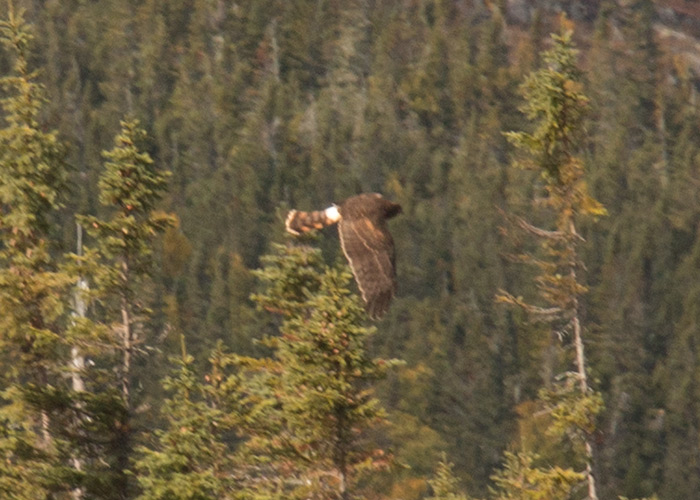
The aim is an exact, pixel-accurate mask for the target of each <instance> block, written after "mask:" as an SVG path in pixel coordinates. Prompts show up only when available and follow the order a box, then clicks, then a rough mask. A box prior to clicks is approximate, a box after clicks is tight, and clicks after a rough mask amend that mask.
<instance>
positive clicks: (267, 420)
mask: <svg viewBox="0 0 700 500" xmlns="http://www.w3.org/2000/svg"><path fill="white" fill-rule="evenodd" d="M275 248H276V252H275V253H274V254H272V255H270V256H268V257H266V258H265V259H264V260H265V267H264V268H263V269H262V270H261V271H259V272H258V275H259V276H260V278H261V280H262V281H263V283H266V284H267V286H266V288H265V290H264V291H263V292H262V293H261V294H259V295H258V296H256V300H257V301H258V303H260V304H261V305H262V306H263V307H265V308H266V309H267V310H269V311H272V312H275V313H277V314H280V315H282V318H283V321H282V324H281V326H280V334H279V336H268V337H266V338H265V339H264V340H263V343H264V345H266V346H267V347H268V348H269V349H271V351H272V352H271V356H270V357H268V358H263V359H253V358H241V360H240V363H241V364H242V366H243V367H244V368H245V369H246V373H247V375H246V376H247V377H248V378H247V379H246V386H247V387H248V389H247V391H249V392H248V397H247V400H246V406H247V408H248V409H247V411H246V415H247V417H246V421H245V423H244V428H245V430H246V433H248V434H249V435H250V439H249V440H248V441H247V442H246V443H245V447H244V452H243V453H244V455H245V456H246V457H247V458H248V460H252V462H251V463H257V464H259V467H258V468H252V469H250V473H249V474H252V475H253V481H252V484H251V487H252V488H253V489H255V490H256V491H258V492H259V494H266V495H282V496H284V497H286V498H307V497H308V496H309V495H311V496H312V497H313V498H316V497H319V498H321V497H322V498H350V497H351V496H353V495H355V494H356V490H357V489H358V485H359V484H360V482H361V479H362V478H363V477H364V476H366V475H370V474H371V473H372V472H373V471H376V470H378V469H381V468H383V467H386V465H387V464H388V463H389V461H390V458H389V457H388V456H387V455H386V453H385V452H384V451H383V450H382V449H380V448H377V447H376V446H375V445H373V444H372V443H371V442H369V441H366V436H367V433H368V431H369V430H370V429H373V428H375V427H377V426H379V425H380V424H381V423H382V422H383V420H384V411H383V409H382V408H381V405H380V403H379V401H378V400H377V399H376V397H374V395H373V391H372V384H373V383H374V382H376V381H377V380H379V379H380V378H382V377H383V376H384V375H385V373H386V372H387V370H388V369H389V368H390V367H391V366H392V365H394V364H396V362H394V361H385V360H382V359H373V358H371V357H369V355H368V352H367V342H368V340H369V338H370V337H371V335H372V334H373V333H374V329H371V328H367V327H364V326H362V321H363V320H364V318H365V313H364V309H363V308H362V306H361V304H360V303H359V299H358V297H357V295H356V294H354V293H352V292H350V290H349V289H348V285H349V283H350V280H351V279H352V277H351V275H350V273H349V271H348V270H347V268H327V267H326V266H325V265H323V264H322V259H321V256H320V252H319V251H318V250H316V249H313V248H311V247H308V246H282V245H277V246H276V247H275ZM256 478H257V479H256ZM263 478H267V481H265V482H263V481H262V479H263ZM271 478H274V480H271Z"/></svg>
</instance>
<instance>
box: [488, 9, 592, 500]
mask: <svg viewBox="0 0 700 500" xmlns="http://www.w3.org/2000/svg"><path fill="white" fill-rule="evenodd" d="M566 24H567V23H566V20H565V19H564V20H562V25H563V30H562V33H561V34H559V35H552V48H551V49H550V50H548V51H547V52H546V53H545V54H543V63H544V67H543V68H541V69H539V70H537V71H535V72H533V73H531V74H530V76H529V77H528V78H527V79H526V81H525V82H524V84H523V86H522V91H523V95H524V98H525V103H524V105H523V106H522V111H523V113H524V114H525V116H526V117H527V118H528V120H529V121H530V123H531V124H532V131H531V132H509V133H508V134H507V137H508V138H509V140H510V141H511V142H512V143H513V145H515V147H516V148H517V150H518V153H519V156H518V158H517V160H516V165H517V166H519V167H522V168H527V169H531V170H534V171H535V172H537V173H538V174H539V176H538V184H540V186H541V190H537V191H536V195H535V205H536V208H537V209H540V210H541V217H542V219H543V220H544V221H545V223H548V224H550V226H549V227H545V228H542V227H539V226H536V225H534V224H533V223H531V222H530V221H528V220H526V219H524V218H520V217H516V216H514V217H511V219H510V220H511V222H512V224H513V225H514V226H515V227H517V228H518V229H520V230H521V231H524V233H525V234H526V235H529V236H530V237H531V238H533V239H534V241H536V242H537V246H538V247H539V248H538V250H537V251H536V252H534V253H527V254H523V255H520V256H519V259H520V260H522V261H523V262H526V263H528V264H531V265H533V266H534V267H535V269H536V274H537V275H536V278H535V283H536V287H537V291H538V297H539V301H538V302H537V303H530V302H528V301H526V300H524V299H522V298H521V297H516V296H514V295H512V294H510V293H507V292H503V293H501V294H500V295H499V296H498V298H499V299H500V300H501V301H503V302H506V303H509V304H513V305H516V306H519V307H521V308H523V309H524V310H525V311H526V312H527V313H529V315H530V318H531V320H532V321H533V322H538V323H542V324H544V325H546V326H547V328H549V329H551V331H552V332H554V333H555V334H556V335H558V337H559V338H560V339H561V340H562V342H566V343H567V344H569V343H570V344H571V346H572V347H573V353H574V355H573V359H570V358H568V357H567V356H566V354H565V352H564V351H562V352H560V353H559V356H558V357H559V358H560V359H561V362H559V363H557V364H558V366H556V365H553V367H552V368H553V369H552V373H553V380H546V381H545V384H546V387H545V389H543V390H542V391H541V392H540V401H539V403H540V404H541V405H542V406H543V407H544V408H545V409H546V410H547V411H548V414H549V417H550V418H551V423H550V425H549V428H548V431H547V432H548V434H550V435H551V436H552V437H554V438H556V439H557V440H559V441H561V442H563V443H568V445H569V446H570V447H571V451H572V453H573V456H574V459H573V464H572V466H579V465H581V464H582V465H583V467H584V469H585V474H584V476H583V477H585V479H586V481H587V484H588V498H589V499H590V500H595V499H597V498H598V496H597V488H596V482H595V476H594V449H593V445H592V437H593V433H594V431H595V423H596V416H597V414H598V413H599V412H600V410H601V409H602V398H601V396H600V395H599V394H598V393H597V392H595V391H594V390H593V388H592V387H591V383H590V381H589V375H588V365H587V361H586V354H585V346H584V339H583V330H582V325H581V316H582V304H581V297H582V296H583V295H584V294H585V292H586V290H587V289H586V286H585V285H584V284H583V281H582V277H581V273H582V270H583V269H584V265H583V263H582V262H581V257H580V253H581V251H580V245H581V243H582V242H583V241H584V240H583V237H582V236H581V234H579V230H578V227H579V225H580V222H581V221H582V220H583V219H586V218H592V217H593V218H595V217H599V216H602V215H604V214H605V209H604V208H603V207H602V205H600V203H598V202H597V201H596V200H595V199H594V198H593V197H592V196H591V195H590V194H589V192H588V189H587V186H586V181H585V178H584V173H585V172H584V164H583V161H582V159H581V156H582V152H581V138H582V131H583V120H584V115H585V111H586V108H587V102H588V100H587V98H586V96H585V95H584V94H583V88H582V83H581V81H582V78H581V72H580V70H579V69H578V66H577V62H576V55H577V51H576V49H575V48H574V45H573V42H572V32H571V30H570V29H567V26H566ZM572 368H573V369H572ZM560 371H563V373H556V372H560Z"/></svg>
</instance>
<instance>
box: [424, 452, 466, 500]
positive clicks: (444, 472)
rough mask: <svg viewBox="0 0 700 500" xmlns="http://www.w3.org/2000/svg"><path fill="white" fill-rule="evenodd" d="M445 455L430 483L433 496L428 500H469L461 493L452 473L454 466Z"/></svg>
mask: <svg viewBox="0 0 700 500" xmlns="http://www.w3.org/2000/svg"><path fill="white" fill-rule="evenodd" d="M446 460H447V459H446V456H445V455H443V456H442V459H441V460H440V462H439V463H438V466H437V469H436V470H435V476H434V477H433V479H431V480H430V481H428V482H429V484H430V488H431V489H432V496H429V497H427V499H426V500H468V499H469V497H467V495H465V494H463V493H460V492H459V484H458V481H457V478H455V477H454V473H453V471H452V468H453V464H451V463H449V462H447V461H446Z"/></svg>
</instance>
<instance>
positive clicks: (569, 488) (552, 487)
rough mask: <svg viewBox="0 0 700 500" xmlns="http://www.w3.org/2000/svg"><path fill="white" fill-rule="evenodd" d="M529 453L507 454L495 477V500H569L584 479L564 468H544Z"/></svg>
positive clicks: (577, 473) (583, 476)
mask: <svg viewBox="0 0 700 500" xmlns="http://www.w3.org/2000/svg"><path fill="white" fill-rule="evenodd" d="M538 459H539V457H538V456H537V455H532V454H529V453H517V454H513V453H506V454H505V463H504V465H503V469H502V470H500V471H499V472H497V473H496V474H494V475H493V477H492V479H493V482H494V488H493V490H492V491H491V498H492V499H493V500H511V499H512V500H515V499H519V500H568V499H570V498H572V495H573V493H574V490H575V488H576V487H577V486H578V485H579V484H580V483H581V481H583V480H584V479H585V475H583V474H581V473H579V472H575V471H573V470H572V469H562V468H561V467H556V466H555V467H541V466H538V465H537V461H538Z"/></svg>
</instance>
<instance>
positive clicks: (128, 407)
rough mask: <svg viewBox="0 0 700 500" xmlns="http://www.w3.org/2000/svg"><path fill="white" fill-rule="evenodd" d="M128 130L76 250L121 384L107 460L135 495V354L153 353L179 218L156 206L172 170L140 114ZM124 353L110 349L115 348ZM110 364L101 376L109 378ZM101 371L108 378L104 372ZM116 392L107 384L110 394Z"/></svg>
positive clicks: (83, 219) (95, 323)
mask: <svg viewBox="0 0 700 500" xmlns="http://www.w3.org/2000/svg"><path fill="white" fill-rule="evenodd" d="M121 126H122V129H121V132H120V133H119V134H118V135H117V137H116V139H115V146H114V148H113V149H112V150H110V151H107V152H105V153H104V158H105V160H106V161H105V165H104V170H103V172H102V174H101V175H100V179H99V183H98V187H99V199H100V202H101V204H102V205H103V206H104V207H105V211H106V212H107V213H108V214H109V215H108V217H106V218H102V217H99V216H80V217H79V221H80V223H81V224H82V225H83V226H84V227H85V228H86V230H87V233H88V234H89V235H90V237H91V238H92V242H91V244H89V245H87V247H86V249H85V252H84V255H83V256H80V257H76V261H77V262H78V264H79V268H80V270H81V273H82V274H83V276H85V277H86V279H88V281H89V284H90V286H89V288H90V289H89V296H90V298H91V299H92V302H93V304H94V305H95V312H94V314H93V316H92V318H91V323H87V324H86V325H85V326H84V327H86V328H91V329H92V330H93V331H95V332H101V333H100V339H99V340H101V341H102V343H103V344H102V345H106V346H107V347H108V349H104V348H103V350H102V353H101V354H102V356H103V362H105V363H108V365H109V367H110V368H111V370H110V373H112V374H113V375H112V377H114V376H116V380H115V379H114V378H112V380H111V382H112V383H111V384H109V386H108V387H112V388H113V387H118V388H119V396H118V402H116V401H112V403H111V404H113V405H117V406H118V408H117V409H115V410H114V415H113V417H114V418H113V421H112V426H111V428H110V429H109V431H108V432H110V433H111V435H112V437H111V438H110V440H111V442H112V446H111V448H110V450H109V451H108V452H107V455H108V456H106V457H102V460H103V461H107V462H108V463H109V464H110V470H111V471H112V472H113V473H114V474H115V475H116V477H115V478H114V480H115V481H117V483H118V484H117V486H116V488H117V490H118V491H119V495H122V496H124V497H126V496H128V495H129V486H128V482H127V476H126V475H125V472H126V470H127V469H128V467H129V461H130V460H131V455H132V452H133V438H134V432H135V428H136V426H135V422H136V420H137V419H136V418H135V417H136V415H135V411H136V410H135V407H136V402H137V401H139V395H138V394H135V392H134V388H135V386H136V384H135V382H134V381H135V380H136V373H135V372H136V369H135V366H136V364H135V358H136V356H137V355H139V354H142V353H144V352H146V351H145V350H144V349H143V347H142V344H143V343H144V342H145V341H146V340H147V332H148V328H147V325H148V323H149V320H151V318H152V311H151V309H150V307H149V305H150V302H152V298H151V297H150V295H151V294H152V283H151V279H150V278H151V275H152V273H153V266H154V262H153V253H154V243H155V238H156V237H157V236H158V235H159V234H160V233H162V232H163V231H164V230H165V229H166V228H167V227H169V226H170V225H172V224H173V218H172V217H171V216H170V215H167V214H165V213H163V212H160V211H158V210H156V205H157V203H158V201H159V200H160V199H161V198H162V196H163V194H164V191H165V186H166V180H167V177H168V173H167V172H161V171H159V170H157V169H156V168H155V166H154V163H153V160H152V159H151V157H150V156H149V155H148V153H146V152H144V151H143V150H142V142H143V140H144V138H145V132H144V131H143V130H142V129H141V128H140V127H139V124H138V121H136V120H130V121H123V122H122V123H121ZM110 348H111V350H112V351H113V352H117V353H119V354H118V356H117V357H116V358H115V357H114V356H109V354H108V352H109V349H110ZM106 372H107V371H106V370H105V371H104V372H102V375H101V379H102V381H103V383H107V380H109V378H110V375H108V374H107V373H106ZM102 377H106V379H105V378H102ZM107 394H111V390H110V389H106V390H105V396H106V395H107Z"/></svg>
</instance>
